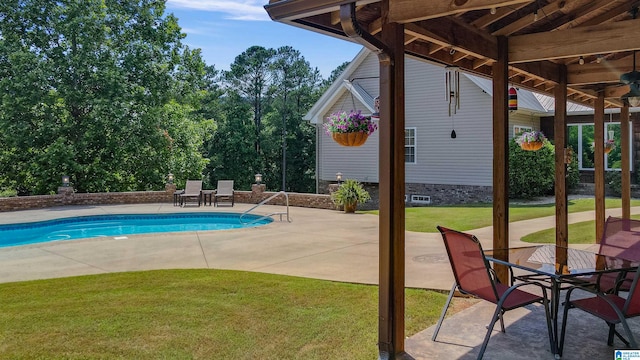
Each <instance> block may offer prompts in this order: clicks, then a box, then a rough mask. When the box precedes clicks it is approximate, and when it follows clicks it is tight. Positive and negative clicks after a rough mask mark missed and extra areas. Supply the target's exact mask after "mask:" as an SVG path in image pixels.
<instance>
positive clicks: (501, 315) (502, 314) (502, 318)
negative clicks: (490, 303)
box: [500, 311, 506, 333]
mask: <svg viewBox="0 0 640 360" xmlns="http://www.w3.org/2000/svg"><path fill="white" fill-rule="evenodd" d="M500 329H501V330H502V332H503V333H504V332H506V331H504V311H500Z"/></svg>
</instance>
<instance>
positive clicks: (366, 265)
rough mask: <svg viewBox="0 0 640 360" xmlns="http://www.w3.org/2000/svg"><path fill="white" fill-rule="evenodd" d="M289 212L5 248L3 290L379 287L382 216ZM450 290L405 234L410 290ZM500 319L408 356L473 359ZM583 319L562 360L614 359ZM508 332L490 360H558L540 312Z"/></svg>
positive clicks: (525, 315) (513, 233)
mask: <svg viewBox="0 0 640 360" xmlns="http://www.w3.org/2000/svg"><path fill="white" fill-rule="evenodd" d="M251 206H253V205H249V204H236V206H234V207H233V208H231V207H210V206H205V207H189V208H180V207H174V206H172V204H141V205H104V206H68V207H58V208H48V209H39V210H25V211H16V212H7V213H0V223H18V222H28V221H39V220H47V219H52V218H60V217H72V216H83V215H99V214H130V213H171V212H177V213H180V212H207V211H215V212H243V211H245V210H247V209H249V208H250V207H251ZM280 211H284V208H283V207H281V206H263V207H260V208H259V209H257V210H256V211H255V213H257V214H268V213H273V212H280ZM290 212H291V217H292V219H293V221H292V222H291V223H287V222H286V221H283V222H280V221H278V218H277V217H276V220H275V221H274V222H273V223H272V224H269V225H266V226H262V227H257V228H249V229H240V230H226V231H199V232H188V233H165V234H152V235H133V236H128V237H127V238H125V239H114V238H95V239H83V240H71V241H57V242H49V243H41V244H33V245H24V246H17V247H8V248H0V282H14V281H23V280H35V279H47V278H58V277H66V276H76V275H88V274H102V273H110V272H122V271H138V270H152V269H172V268H210V269H230V270H245V271H256V272H264V273H273V274H283V275H292V276H300V277H308V278H316V279H325V280H334V281H345V282H354V283H364V284H377V282H378V217H377V216H376V215H369V214H344V213H342V212H339V211H332V210H319V209H308V208H297V207H292V208H290ZM632 213H640V207H638V208H632ZM607 215H612V216H619V215H620V210H619V209H612V210H607ZM593 218H594V214H593V212H592V211H590V212H584V213H574V214H570V215H569V222H571V223H574V222H578V221H585V220H592V219H593ZM554 226H555V219H554V217H553V216H550V217H545V218H538V219H533V220H527V221H519V222H515V223H511V225H510V237H511V240H510V243H511V246H522V245H524V243H522V242H520V241H519V240H518V239H520V237H522V236H524V235H526V234H529V233H531V232H534V231H538V230H540V229H545V228H552V227H554ZM469 232H470V233H473V234H475V235H476V236H477V237H478V238H479V239H480V240H481V241H482V243H483V246H484V247H485V248H490V247H491V237H492V228H491V227H485V228H481V229H476V230H470V231H469ZM452 283H453V275H452V273H451V268H450V266H449V263H448V258H447V256H446V253H445V249H444V245H443V243H442V239H441V237H440V235H439V234H438V233H416V232H407V233H406V286H407V287H416V288H427V289H434V290H442V291H448V290H449V289H450V288H451V284H452ZM492 312H493V308H492V307H491V306H490V304H487V303H485V302H481V303H479V304H477V305H474V306H473V307H471V308H469V309H467V310H464V311H462V312H460V313H458V314H455V315H454V316H453V317H452V318H450V319H449V320H446V321H445V322H444V324H443V328H442V330H441V334H440V335H439V337H438V341H437V342H433V341H431V334H432V332H433V327H430V328H429V329H426V330H424V331H422V332H420V333H418V334H416V335H413V336H411V337H410V338H407V339H406V344H405V347H406V349H407V351H408V352H409V353H410V354H411V355H412V356H414V357H415V359H439V358H451V359H454V358H455V359H472V358H475V357H476V354H477V351H478V349H479V345H480V344H481V342H482V337H483V336H484V333H485V331H486V330H485V327H484V326H485V325H486V322H488V321H489V319H490V317H491V313H492ZM574 312H575V311H574ZM576 315H578V314H572V315H571V320H570V326H571V327H572V329H575V331H576V332H582V333H583V334H582V335H581V337H580V338H579V340H573V341H572V342H570V340H569V339H568V340H567V346H566V348H565V356H564V358H565V359H585V358H594V359H604V358H612V357H613V356H612V355H613V349H614V348H611V347H608V346H607V345H606V330H607V327H606V326H605V324H604V323H600V322H598V323H597V326H594V324H591V322H590V321H589V319H588V318H587V317H585V316H576ZM505 322H506V326H507V327H508V328H507V333H506V334H502V333H499V332H496V333H495V335H494V337H495V338H496V339H493V338H492V340H491V341H490V342H489V347H488V349H487V353H486V354H485V358H486V359H513V358H522V359H549V358H553V355H551V353H550V352H549V349H548V344H547V343H546V340H545V338H546V329H545V328H544V324H545V322H544V315H543V312H542V310H541V308H540V307H535V306H530V307H527V308H524V309H519V310H515V311H513V312H509V313H507V315H506V316H505ZM632 322H633V324H632V328H633V331H634V332H635V333H640V324H638V322H637V321H632ZM632 322H630V324H631V323H632ZM586 333H588V335H585V334H586ZM585 339H588V342H587V340H585ZM616 344H618V345H619V342H617V343H616ZM367 346H369V345H367ZM371 346H375V344H371Z"/></svg>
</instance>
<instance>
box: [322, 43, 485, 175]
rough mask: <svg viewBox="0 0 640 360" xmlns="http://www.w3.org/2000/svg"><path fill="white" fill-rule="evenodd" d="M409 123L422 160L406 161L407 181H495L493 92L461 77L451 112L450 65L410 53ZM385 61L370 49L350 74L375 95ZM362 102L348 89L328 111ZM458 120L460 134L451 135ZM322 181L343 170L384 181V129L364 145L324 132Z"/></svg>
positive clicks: (408, 64)
mask: <svg viewBox="0 0 640 360" xmlns="http://www.w3.org/2000/svg"><path fill="white" fill-rule="evenodd" d="M405 64H406V65H405V66H406V73H407V74H410V76H407V79H406V83H405V91H406V93H405V107H406V115H405V122H406V127H415V128H416V137H417V138H416V144H417V145H416V163H415V164H406V182H407V183H422V184H449V185H476V186H491V185H492V151H493V147H492V129H491V127H492V125H491V117H492V115H491V112H492V102H491V97H490V96H489V95H488V94H486V93H485V92H483V91H482V90H481V89H480V88H478V87H477V86H476V85H475V84H473V83H472V82H471V81H469V80H468V79H467V78H466V77H464V76H461V77H460V86H461V91H460V94H461V101H460V109H459V110H458V113H457V114H456V115H454V116H453V117H449V116H448V111H447V106H448V102H447V101H446V100H445V92H444V68H443V67H440V66H437V65H433V64H428V63H425V62H422V61H418V60H416V59H412V58H406V63H405ZM378 74H379V63H378V59H377V57H376V56H375V55H373V54H369V55H368V56H367V58H366V59H365V60H364V61H363V63H362V65H361V66H360V67H358V69H357V70H356V71H354V73H353V74H352V75H351V76H350V80H352V82H357V83H358V84H359V85H360V86H362V87H363V88H364V89H365V90H366V91H367V92H368V93H369V94H371V95H372V96H377V95H378V94H379V90H378V86H379V79H378ZM353 102H355V103H356V106H357V107H358V109H363V108H364V106H363V105H362V104H361V103H359V102H358V100H357V99H355V98H352V96H351V95H350V93H349V92H348V91H345V93H344V94H343V95H342V96H341V97H340V99H339V100H338V101H337V102H336V104H335V105H334V106H333V107H332V108H331V110H330V111H328V112H327V113H326V114H325V115H324V117H325V118H326V117H327V116H328V115H329V114H331V113H333V112H336V111H340V110H344V111H349V110H351V109H352V107H353ZM454 124H455V129H456V133H457V138H456V139H452V138H451V137H450V134H451V130H452V129H453V125H454ZM319 142H320V148H321V151H320V153H319V156H320V161H319V171H318V173H319V176H320V180H325V181H333V180H335V174H336V173H337V172H341V173H343V175H344V177H345V178H355V179H357V180H360V181H363V182H373V183H377V182H378V164H379V162H378V132H375V133H374V134H373V135H372V136H370V137H369V139H368V140H367V143H366V144H364V145H363V146H361V147H354V148H349V147H343V146H340V145H338V144H336V143H335V142H334V141H333V140H332V139H331V138H330V137H329V136H327V135H325V134H324V133H323V132H321V135H320V139H319Z"/></svg>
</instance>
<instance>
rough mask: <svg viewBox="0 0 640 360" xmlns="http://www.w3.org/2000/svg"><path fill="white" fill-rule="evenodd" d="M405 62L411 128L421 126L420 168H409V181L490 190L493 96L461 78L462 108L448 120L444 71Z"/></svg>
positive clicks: (412, 165)
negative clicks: (485, 187) (474, 186)
mask: <svg viewBox="0 0 640 360" xmlns="http://www.w3.org/2000/svg"><path fill="white" fill-rule="evenodd" d="M405 64H406V73H407V74H410V76H407V78H406V80H405V89H406V92H405V107H406V126H407V127H416V128H417V129H416V133H417V134H416V135H417V139H416V140H417V141H416V143H417V149H416V153H417V158H416V164H407V165H406V182H407V183H427V184H449V185H479V186H491V184H492V173H493V171H492V153H493V145H492V124H491V122H492V120H491V119H492V101H491V97H490V96H489V95H488V94H486V93H485V92H483V91H482V90H481V89H480V88H478V86H476V85H475V84H473V83H472V82H471V81H470V80H469V79H467V78H466V77H464V76H461V77H460V109H459V110H458V111H457V114H455V115H453V116H452V117H449V115H448V110H447V108H448V101H447V100H446V97H445V90H444V73H445V70H444V68H443V67H440V66H436V65H432V64H428V63H425V62H422V61H418V60H415V59H412V58H407V59H406V63H405ZM452 129H455V130H456V135H457V137H456V138H455V139H452V138H451V130H452Z"/></svg>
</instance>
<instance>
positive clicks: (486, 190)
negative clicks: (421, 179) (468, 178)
mask: <svg viewBox="0 0 640 360" xmlns="http://www.w3.org/2000/svg"><path fill="white" fill-rule="evenodd" d="M363 185H364V188H365V189H366V190H367V191H368V192H369V195H371V200H370V201H368V202H367V203H366V204H363V205H361V204H358V208H359V209H377V208H378V207H379V199H380V197H379V191H378V190H379V189H378V184H374V183H364V184H363ZM332 186H335V182H333V181H320V183H319V190H320V191H321V192H323V193H329V192H330V191H329V189H330V187H332ZM492 189H493V188H492V187H491V186H471V185H444V184H415V183H409V184H406V185H405V194H406V195H407V200H408V201H407V202H406V203H405V204H406V206H407V207H414V206H429V205H455V204H468V203H479V202H482V203H490V202H492V201H493V190H492ZM411 195H426V196H429V197H430V200H431V203H429V204H419V203H412V202H411Z"/></svg>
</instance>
